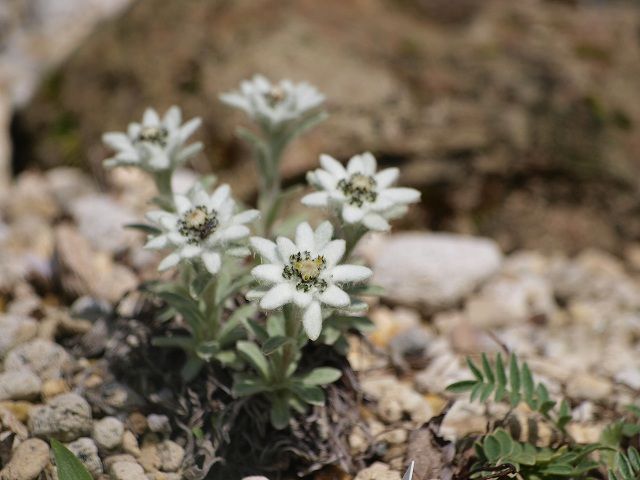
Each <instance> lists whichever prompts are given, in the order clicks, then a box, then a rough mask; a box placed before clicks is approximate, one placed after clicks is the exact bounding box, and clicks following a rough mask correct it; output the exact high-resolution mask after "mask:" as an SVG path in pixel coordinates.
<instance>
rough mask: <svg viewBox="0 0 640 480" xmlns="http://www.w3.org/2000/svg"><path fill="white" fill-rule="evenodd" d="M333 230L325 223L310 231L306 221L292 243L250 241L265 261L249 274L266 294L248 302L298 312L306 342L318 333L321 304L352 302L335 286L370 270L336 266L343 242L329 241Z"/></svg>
mask: <svg viewBox="0 0 640 480" xmlns="http://www.w3.org/2000/svg"><path fill="white" fill-rule="evenodd" d="M332 236H333V227H332V226H331V223H329V222H324V223H322V224H321V225H320V226H318V228H317V229H316V231H315V232H314V231H313V230H312V229H311V227H310V226H309V224H308V223H306V222H304V223H301V224H300V225H298V227H297V229H296V238H295V243H294V242H292V241H291V240H289V239H288V238H286V237H278V239H277V240H276V242H275V243H274V242H272V241H271V240H267V239H265V238H261V237H252V238H251V240H250V242H251V246H252V247H253V249H254V250H255V251H256V252H257V253H259V254H260V255H261V256H262V259H263V261H264V262H265V263H264V264H262V265H258V266H257V267H255V268H254V269H253V270H252V271H251V273H252V275H253V276H254V277H255V278H256V279H258V280H259V281H260V282H264V283H266V284H267V285H269V288H268V289H267V290H263V291H255V290H254V291H252V292H249V294H248V295H247V296H248V297H249V298H252V299H257V298H260V307H262V308H263V309H265V310H274V309H276V308H280V307H282V306H283V305H285V304H289V303H293V304H295V305H296V306H298V307H299V308H300V309H302V311H303V313H302V323H303V325H304V329H305V332H306V333H307V335H308V336H309V338H310V339H311V340H316V339H317V338H318V337H319V336H320V332H321V330H322V305H328V306H329V307H333V308H344V307H347V306H349V304H350V303H351V299H350V297H349V295H348V294H347V293H346V292H345V291H344V290H342V289H341V288H340V287H339V285H341V284H345V283H351V282H362V281H364V280H366V279H367V278H369V277H370V276H371V273H372V272H371V270H370V269H369V268H367V267H363V266H359V265H340V264H339V262H340V260H341V259H342V256H343V255H344V252H345V242H344V240H331V237H332Z"/></svg>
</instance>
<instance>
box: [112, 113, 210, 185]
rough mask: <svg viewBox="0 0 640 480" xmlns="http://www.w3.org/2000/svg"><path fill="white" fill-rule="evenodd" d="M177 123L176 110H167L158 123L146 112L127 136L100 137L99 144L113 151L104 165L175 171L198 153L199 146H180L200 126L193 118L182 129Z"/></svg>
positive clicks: (119, 133) (128, 129)
mask: <svg viewBox="0 0 640 480" xmlns="http://www.w3.org/2000/svg"><path fill="white" fill-rule="evenodd" d="M181 122H182V114H181V113H180V109H179V108H178V107H175V106H174V107H171V108H170V109H169V110H167V113H165V115H164V117H162V119H160V117H159V116H158V113H157V112H156V111H155V110H154V109H152V108H148V109H147V110H146V111H145V112H144V116H143V118H142V123H141V124H140V123H135V122H134V123H130V124H129V127H128V128H127V133H121V132H109V133H105V134H104V135H103V136H102V141H103V142H104V143H105V144H106V145H108V146H109V147H111V148H112V149H113V150H115V151H116V155H115V156H113V157H111V158H108V159H107V160H105V161H104V165H105V166H106V167H116V166H119V165H135V166H137V167H140V168H142V169H144V170H147V171H150V172H156V171H159V170H169V169H173V168H175V167H176V166H177V165H179V164H181V163H183V162H184V161H185V160H187V159H188V158H190V157H192V156H194V155H195V154H196V153H198V152H199V151H200V150H201V149H202V143H200V142H197V143H192V144H190V145H188V146H185V145H184V144H185V142H186V141H187V139H188V138H189V137H190V136H191V135H192V134H193V132H195V131H196V129H197V128H198V127H199V126H200V123H201V121H200V119H199V118H194V119H192V120H189V121H188V122H187V123H185V124H184V125H181Z"/></svg>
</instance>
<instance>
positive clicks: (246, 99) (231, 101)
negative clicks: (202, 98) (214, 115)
mask: <svg viewBox="0 0 640 480" xmlns="http://www.w3.org/2000/svg"><path fill="white" fill-rule="evenodd" d="M324 99H325V97H324V95H322V94H321V93H320V92H319V91H318V90H317V89H316V88H315V87H314V86H312V85H310V84H309V83H306V82H301V83H293V82H292V81H291V80H281V81H280V82H279V83H277V84H272V83H271V82H270V81H269V80H267V78H265V77H263V76H262V75H255V76H254V77H253V78H252V79H251V80H243V81H242V82H241V83H240V89H239V90H237V91H233V92H228V93H224V94H222V95H220V100H221V101H222V102H224V103H226V104H227V105H230V106H232V107H236V108H239V109H240V110H243V111H244V112H245V113H246V114H247V115H249V117H251V118H252V119H253V120H256V121H257V122H259V123H261V124H263V125H264V126H266V127H268V128H275V127H278V126H280V125H282V124H284V123H287V122H290V121H292V120H296V119H299V118H301V117H302V116H304V115H305V114H306V113H308V112H310V111H311V110H313V109H314V108H316V107H318V106H320V105H321V104H322V102H324Z"/></svg>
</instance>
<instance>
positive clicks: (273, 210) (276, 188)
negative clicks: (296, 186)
mask: <svg viewBox="0 0 640 480" xmlns="http://www.w3.org/2000/svg"><path fill="white" fill-rule="evenodd" d="M267 133H268V140H267V142H266V143H267V145H266V147H267V148H266V149H265V151H264V153H263V154H262V155H260V157H262V158H259V159H258V166H259V168H260V172H259V173H260V180H261V183H260V195H259V198H258V205H259V208H260V211H261V213H262V215H261V217H262V220H263V226H262V234H263V235H264V236H270V234H271V227H272V226H273V223H274V221H275V220H276V218H277V216H278V211H277V210H278V200H279V197H280V192H281V177H280V161H281V159H282V153H283V151H284V149H285V147H286V144H285V142H284V141H283V135H282V132H280V131H278V130H270V131H268V132H267Z"/></svg>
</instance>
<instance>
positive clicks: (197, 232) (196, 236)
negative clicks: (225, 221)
mask: <svg viewBox="0 0 640 480" xmlns="http://www.w3.org/2000/svg"><path fill="white" fill-rule="evenodd" d="M217 226H218V213H217V212H216V211H215V210H209V209H207V207H205V206H204V205H198V206H197V207H193V208H192V209H190V210H188V211H186V212H185V213H184V214H183V215H182V218H180V220H179V221H178V231H179V232H180V234H181V235H182V236H183V237H185V238H186V239H187V242H188V243H191V244H198V243H200V242H201V241H203V240H205V239H206V238H207V237H209V235H211V234H212V233H213V232H214V231H215V229H216V227H217Z"/></svg>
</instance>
